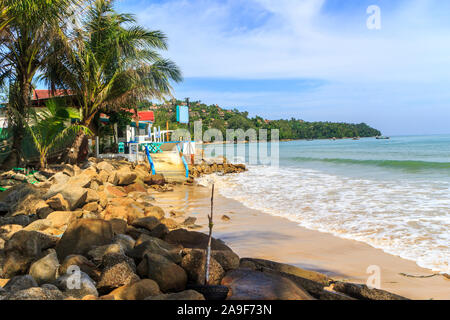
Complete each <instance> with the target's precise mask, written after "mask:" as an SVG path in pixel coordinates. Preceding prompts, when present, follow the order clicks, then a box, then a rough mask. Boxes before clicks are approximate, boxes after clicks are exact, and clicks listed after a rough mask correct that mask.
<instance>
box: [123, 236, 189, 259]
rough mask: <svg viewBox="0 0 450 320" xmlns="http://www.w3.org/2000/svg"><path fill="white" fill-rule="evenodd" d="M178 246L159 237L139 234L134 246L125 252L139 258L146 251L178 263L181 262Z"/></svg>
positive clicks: (141, 257)
mask: <svg viewBox="0 0 450 320" xmlns="http://www.w3.org/2000/svg"><path fill="white" fill-rule="evenodd" d="M180 251H181V250H180V247H178V246H174V245H171V244H169V243H167V242H165V241H163V240H161V239H158V238H154V237H150V236H147V235H141V236H140V237H139V238H138V240H137V241H136V243H135V247H134V248H133V249H132V250H129V251H128V252H127V255H128V256H130V257H132V258H134V259H137V260H141V259H143V257H144V255H145V254H146V253H154V254H159V255H161V256H163V257H165V258H167V259H169V260H170V261H172V262H174V263H177V264H179V263H180V262H181V255H180Z"/></svg>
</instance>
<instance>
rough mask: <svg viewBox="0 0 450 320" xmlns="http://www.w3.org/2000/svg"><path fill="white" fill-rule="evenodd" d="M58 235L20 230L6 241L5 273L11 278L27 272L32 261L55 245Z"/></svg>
mask: <svg viewBox="0 0 450 320" xmlns="http://www.w3.org/2000/svg"><path fill="white" fill-rule="evenodd" d="M57 241H58V238H57V237H53V236H49V235H45V234H43V233H41V232H36V231H25V230H20V231H18V232H16V233H15V234H14V235H13V236H12V237H11V238H10V239H9V240H8V241H7V242H6V243H5V253H6V259H5V262H4V266H3V274H4V275H5V276H6V277H8V278H11V277H12V276H15V275H18V274H25V273H27V271H28V268H29V266H30V264H31V262H33V261H35V260H37V259H39V258H41V257H42V256H43V255H44V251H45V250H47V249H49V248H53V247H55V245H56V243H57Z"/></svg>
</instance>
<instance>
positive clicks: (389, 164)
mask: <svg viewBox="0 0 450 320" xmlns="http://www.w3.org/2000/svg"><path fill="white" fill-rule="evenodd" d="M291 160H293V161H296V162H305V161H320V162H327V163H334V164H353V165H364V166H377V167H384V168H393V169H403V170H407V171H422V170H446V171H448V172H449V173H450V171H449V170H450V162H428V161H413V160H358V159H344V158H313V157H295V158H292V159H291Z"/></svg>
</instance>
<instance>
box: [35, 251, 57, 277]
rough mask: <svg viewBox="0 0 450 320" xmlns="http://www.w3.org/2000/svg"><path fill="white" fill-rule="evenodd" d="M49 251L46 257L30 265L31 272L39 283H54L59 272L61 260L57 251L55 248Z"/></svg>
mask: <svg viewBox="0 0 450 320" xmlns="http://www.w3.org/2000/svg"><path fill="white" fill-rule="evenodd" d="M49 251H50V252H49V253H48V254H47V255H46V256H45V257H43V258H41V259H39V260H38V261H36V262H34V263H33V264H32V265H31V267H30V271H29V274H30V275H31V276H32V277H33V278H34V279H35V280H36V282H37V283H38V284H39V285H42V284H45V283H53V282H54V281H55V280H56V277H57V274H58V268H59V261H58V257H57V255H56V251H55V250H53V249H51V250H49Z"/></svg>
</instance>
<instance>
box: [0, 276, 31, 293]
mask: <svg viewBox="0 0 450 320" xmlns="http://www.w3.org/2000/svg"><path fill="white" fill-rule="evenodd" d="M34 287H39V285H38V283H37V282H36V280H34V278H33V277H32V276H30V275H25V276H15V277H13V278H12V279H11V280H9V281H8V283H6V285H5V286H4V287H3V289H5V290H6V291H8V292H10V293H13V292H17V291H20V290H26V289H29V288H34Z"/></svg>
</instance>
